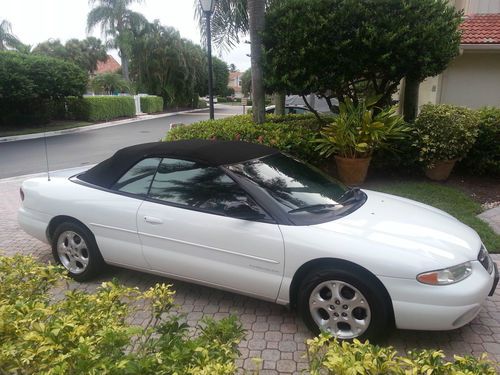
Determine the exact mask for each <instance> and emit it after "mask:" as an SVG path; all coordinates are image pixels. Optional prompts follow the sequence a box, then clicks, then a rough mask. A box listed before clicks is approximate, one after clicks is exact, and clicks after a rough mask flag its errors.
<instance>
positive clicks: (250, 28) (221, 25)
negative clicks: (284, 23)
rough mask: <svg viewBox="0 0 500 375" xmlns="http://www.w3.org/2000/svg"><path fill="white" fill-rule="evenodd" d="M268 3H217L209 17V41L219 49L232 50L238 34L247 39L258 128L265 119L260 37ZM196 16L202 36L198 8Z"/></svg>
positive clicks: (261, 0)
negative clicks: (245, 36) (210, 23)
mask: <svg viewBox="0 0 500 375" xmlns="http://www.w3.org/2000/svg"><path fill="white" fill-rule="evenodd" d="M274 1H276V0H274ZM196 3H198V0H196ZM268 3H271V0H217V2H216V5H215V11H214V14H213V15H212V38H213V41H214V43H215V44H216V45H218V46H219V47H220V48H222V49H229V48H232V47H234V46H235V45H236V44H238V43H239V41H240V39H239V38H240V36H241V35H242V34H249V35H250V44H251V70H252V114H253V120H254V122H256V123H258V124H260V123H262V122H264V116H265V91H264V79H263V75H262V61H261V60H262V37H261V33H262V31H263V30H264V16H265V11H266V5H267V4H268ZM196 14H197V17H198V19H199V21H200V26H202V27H201V30H202V34H203V35H204V30H205V27H203V24H204V22H205V20H204V17H203V12H202V11H201V9H200V7H199V6H198V7H196Z"/></svg>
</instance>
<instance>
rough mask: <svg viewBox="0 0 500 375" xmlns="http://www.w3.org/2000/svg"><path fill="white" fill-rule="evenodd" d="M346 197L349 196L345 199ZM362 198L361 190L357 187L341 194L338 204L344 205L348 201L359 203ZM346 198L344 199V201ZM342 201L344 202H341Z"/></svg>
mask: <svg viewBox="0 0 500 375" xmlns="http://www.w3.org/2000/svg"><path fill="white" fill-rule="evenodd" d="M348 195H351V196H350V197H348V198H347V196H348ZM362 197H363V194H362V193H361V190H360V189H359V188H357V187H355V188H352V189H349V190H347V191H346V192H345V193H344V194H342V195H341V196H340V198H339V202H342V203H346V202H349V201H350V200H354V201H359V200H361V199H362ZM344 198H346V199H344ZM343 199H344V200H343Z"/></svg>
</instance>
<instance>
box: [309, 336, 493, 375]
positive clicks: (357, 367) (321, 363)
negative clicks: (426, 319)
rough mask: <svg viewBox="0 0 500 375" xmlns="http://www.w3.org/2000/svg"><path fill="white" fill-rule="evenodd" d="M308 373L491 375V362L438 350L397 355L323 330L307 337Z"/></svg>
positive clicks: (317, 374) (389, 348)
mask: <svg viewBox="0 0 500 375" xmlns="http://www.w3.org/2000/svg"><path fill="white" fill-rule="evenodd" d="M307 346H308V348H307V354H308V358H309V366H310V373H311V375H319V374H325V375H326V374H332V375H375V374H384V375H407V374H436V375H495V374H496V370H495V365H494V363H493V362H490V361H488V360H487V359H486V356H485V355H483V356H481V357H480V358H479V359H478V358H475V357H472V356H465V357H459V356H455V357H454V361H453V362H448V361H446V360H445V358H444V357H445V356H444V354H443V352H442V351H440V350H437V351H434V350H416V351H410V352H408V354H407V355H406V356H399V355H398V353H397V351H395V350H394V349H393V348H392V347H380V346H376V345H372V344H370V343H369V342H368V341H367V342H365V343H361V342H359V341H358V340H356V339H355V340H353V342H347V341H343V342H342V343H339V342H338V341H337V340H332V338H331V337H330V336H328V335H326V334H322V335H320V336H319V337H316V338H314V339H311V340H308V341H307Z"/></svg>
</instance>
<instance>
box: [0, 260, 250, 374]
mask: <svg viewBox="0 0 500 375" xmlns="http://www.w3.org/2000/svg"><path fill="white" fill-rule="evenodd" d="M63 280H64V276H63V270H62V268H59V267H54V266H50V265H49V266H47V265H42V264H39V263H37V262H36V261H35V260H34V259H33V258H31V257H26V256H20V255H17V256H14V257H0V373H2V374H58V375H59V374H146V375H147V374H175V373H177V374H207V375H208V374H233V373H235V371H236V367H235V364H234V361H235V359H236V358H237V356H238V354H239V353H238V350H237V344H238V342H239V341H240V340H241V338H242V337H243V330H242V329H241V326H240V324H239V323H237V322H236V319H235V318H234V317H229V318H225V319H222V320H221V321H218V322H215V321H214V320H205V321H204V322H202V325H201V326H200V327H199V331H200V334H199V335H198V336H197V337H194V338H192V337H190V335H189V333H188V329H187V328H188V327H187V326H186V324H184V323H182V322H181V321H180V320H179V318H176V317H174V315H173V314H172V311H171V310H172V307H173V306H174V299H173V295H174V292H173V291H172V290H171V289H170V286H169V285H165V284H157V285H156V286H154V287H152V288H150V289H149V290H146V291H145V292H140V291H139V289H138V288H127V287H124V286H120V285H118V284H117V283H116V282H105V283H103V284H102V285H101V286H100V287H99V288H98V289H97V291H96V292H95V293H93V294H89V293H87V292H84V291H81V290H75V289H73V290H71V288H70V287H69V286H68V285H67V284H66V286H65V284H64V283H62V281H63ZM54 287H57V291H58V292H61V291H65V296H64V297H62V298H54V295H53V294H51V293H52V291H53V288H54ZM133 306H136V307H135V308H134V307H133ZM139 308H140V309H141V311H146V312H148V313H150V317H149V318H148V319H147V321H148V324H147V326H146V327H139V326H131V325H129V324H128V323H127V320H128V317H129V315H130V314H131V313H132V312H134V311H136V310H138V309H139Z"/></svg>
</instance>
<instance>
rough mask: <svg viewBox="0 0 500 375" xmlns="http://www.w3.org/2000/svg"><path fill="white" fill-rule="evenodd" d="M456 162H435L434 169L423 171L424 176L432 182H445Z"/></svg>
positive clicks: (455, 160)
mask: <svg viewBox="0 0 500 375" xmlns="http://www.w3.org/2000/svg"><path fill="white" fill-rule="evenodd" d="M456 162H457V159H454V160H442V161H437V162H435V163H434V167H432V168H429V167H427V168H426V169H425V175H426V176H427V177H428V178H430V179H431V180H434V181H445V180H446V179H448V177H450V174H451V171H452V170H453V167H454V166H455V163H456Z"/></svg>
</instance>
